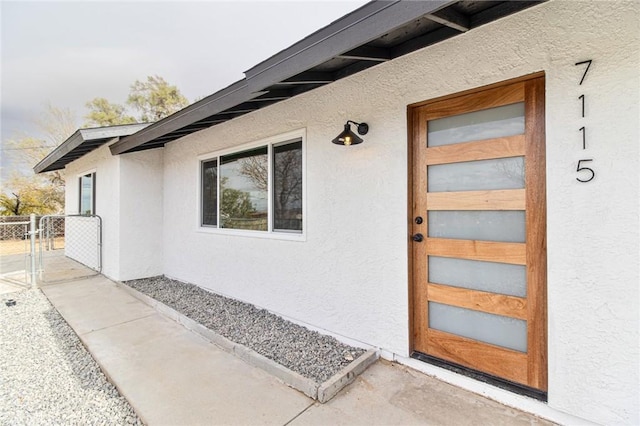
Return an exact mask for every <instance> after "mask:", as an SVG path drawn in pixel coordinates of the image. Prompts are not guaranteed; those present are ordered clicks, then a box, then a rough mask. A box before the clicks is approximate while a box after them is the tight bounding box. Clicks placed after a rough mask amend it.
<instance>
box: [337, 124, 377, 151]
mask: <svg viewBox="0 0 640 426" xmlns="http://www.w3.org/2000/svg"><path fill="white" fill-rule="evenodd" d="M351 123H353V124H355V125H357V126H358V133H359V134H361V135H365V134H367V132H368V131H369V126H368V125H367V123H356V122H355V121H351V120H349V121H347V123H346V124H345V125H344V130H343V131H342V133H340V134H339V135H338V136H337V137H336V138H335V139H334V140H332V141H331V142H333V143H335V144H336V145H345V146H350V145H357V144H359V143H362V142H364V140H362V138H361V137H359V136H358V135H356V134H355V133H353V132H352V131H351Z"/></svg>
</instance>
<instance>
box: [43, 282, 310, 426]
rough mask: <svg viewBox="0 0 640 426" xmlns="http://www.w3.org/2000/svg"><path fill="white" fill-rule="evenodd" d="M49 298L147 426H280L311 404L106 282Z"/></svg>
mask: <svg viewBox="0 0 640 426" xmlns="http://www.w3.org/2000/svg"><path fill="white" fill-rule="evenodd" d="M43 291H44V292H45V294H46V295H47V296H48V297H49V300H50V301H51V302H52V304H53V305H54V306H56V307H57V308H58V311H59V312H60V313H61V314H62V315H63V317H64V318H65V319H66V320H67V322H68V323H69V324H70V325H71V326H72V328H74V329H75V330H76V332H77V333H78V334H79V336H80V339H81V340H82V341H83V343H84V344H85V346H86V347H87V348H88V349H89V351H90V352H91V353H92V355H93V357H94V359H95V360H96V361H97V362H98V363H99V364H100V366H101V367H102V370H103V371H104V372H105V374H106V375H107V376H108V377H109V378H110V379H111V381H112V382H113V383H114V384H115V385H116V387H117V388H118V389H119V390H120V392H121V393H122V395H123V396H124V397H125V398H127V400H128V401H129V402H130V403H131V405H132V406H133V407H134V409H135V410H136V412H137V413H138V415H139V416H140V417H141V419H142V420H143V421H144V422H145V423H146V424H150V425H156V424H180V425H191V424H193V425H195V424H280V425H282V424H285V423H287V422H288V421H289V420H290V419H292V418H294V417H296V416H297V415H298V414H299V413H300V412H302V411H304V410H305V409H306V408H308V407H309V406H310V405H311V404H312V403H313V401H312V400H311V399H309V398H307V397H305V396H304V395H302V394H301V393H299V392H297V391H295V390H293V389H291V388H289V387H287V386H286V385H284V384H283V383H281V382H280V381H278V380H277V379H275V378H274V377H272V376H270V375H269V374H267V373H265V372H263V371H262V370H260V369H258V368H255V367H252V366H250V365H247V364H246V363H244V362H243V361H242V360H240V359H238V358H237V357H235V356H233V355H232V354H228V353H225V352H224V351H222V350H221V349H219V348H218V347H216V346H215V345H213V344H211V343H209V342H207V341H206V340H204V339H203V338H201V337H200V336H198V335H196V334H194V333H192V332H191V331H189V330H187V329H185V328H184V327H182V326H181V325H179V324H177V323H175V322H173V321H171V320H169V319H167V318H165V317H163V316H162V315H159V314H157V313H155V311H154V310H153V309H151V308H149V307H148V306H146V305H144V304H143V303H141V302H139V301H137V300H136V299H134V298H133V297H132V296H130V295H128V294H127V293H125V292H124V291H122V290H121V289H119V288H117V287H116V286H115V285H114V283H113V282H111V281H109V280H108V279H106V278H103V277H96V278H92V279H87V280H81V281H76V282H71V283H67V284H62V285H57V286H52V287H48V288H45V289H43ZM79 330H84V331H82V332H79Z"/></svg>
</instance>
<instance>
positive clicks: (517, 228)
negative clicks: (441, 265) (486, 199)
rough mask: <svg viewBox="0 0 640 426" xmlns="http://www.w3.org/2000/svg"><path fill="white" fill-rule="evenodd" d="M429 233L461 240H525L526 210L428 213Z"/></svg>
mask: <svg viewBox="0 0 640 426" xmlns="http://www.w3.org/2000/svg"><path fill="white" fill-rule="evenodd" d="M429 236H430V237H433V238H455V239H462V240H482V241H502V242H508V243H524V242H525V214H524V211H437V210H432V211H430V212H429Z"/></svg>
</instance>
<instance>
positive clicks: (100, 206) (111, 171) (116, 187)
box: [65, 146, 120, 279]
mask: <svg viewBox="0 0 640 426" xmlns="http://www.w3.org/2000/svg"><path fill="white" fill-rule="evenodd" d="M90 172H95V173H96V187H95V191H96V194H95V197H96V211H95V214H97V215H98V216H100V217H101V218H102V273H103V274H104V275H106V276H108V277H111V278H114V279H117V278H118V276H119V272H120V264H119V257H118V253H119V251H120V239H119V238H118V230H119V229H120V214H119V210H120V208H119V206H120V193H119V191H120V161H119V158H118V157H113V156H112V155H111V152H110V151H109V148H107V147H106V146H103V147H101V148H98V149H96V150H94V151H92V152H90V153H89V154H87V155H85V156H84V157H82V158H79V159H78V160H76V161H74V162H72V163H70V164H69V165H67V167H66V168H65V212H66V214H78V209H79V205H78V197H79V194H80V192H79V191H80V189H79V187H78V185H79V182H78V178H79V177H80V176H81V175H84V174H87V173H90ZM68 223H73V221H71V222H68ZM79 237H82V236H81V235H79ZM65 243H66V244H67V245H69V246H70V248H66V249H65V251H66V252H67V254H68V255H69V254H70V255H71V257H72V258H76V259H78V260H80V261H82V259H81V258H78V257H77V256H75V255H74V252H73V247H74V246H75V244H74V241H73V240H68V241H65ZM77 246H78V247H82V248H81V249H80V250H81V251H86V250H87V248H88V247H89V246H88V244H86V241H85V242H81V243H80V242H78V244H77ZM70 249H71V251H69V250H70Z"/></svg>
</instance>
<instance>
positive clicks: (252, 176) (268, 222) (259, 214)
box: [201, 139, 303, 233]
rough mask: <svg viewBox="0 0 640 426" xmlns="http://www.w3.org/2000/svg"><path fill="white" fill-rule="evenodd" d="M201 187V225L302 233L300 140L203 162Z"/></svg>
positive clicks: (260, 147) (261, 147) (265, 146)
mask: <svg viewBox="0 0 640 426" xmlns="http://www.w3.org/2000/svg"><path fill="white" fill-rule="evenodd" d="M201 186H202V187H201V191H202V193H201V207H202V210H201V226H206V227H217V228H223V229H238V230H249V231H263V232H293V233H301V232H302V217H303V215H302V205H303V203H302V140H300V139H298V140H295V141H290V142H285V143H280V144H275V145H271V144H269V145H263V146H259V147H256V148H252V149H250V150H245V151H240V152H235V153H231V154H227V155H221V156H219V157H215V158H212V159H207V160H205V161H202V162H201ZM218 193H220V195H218Z"/></svg>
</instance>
